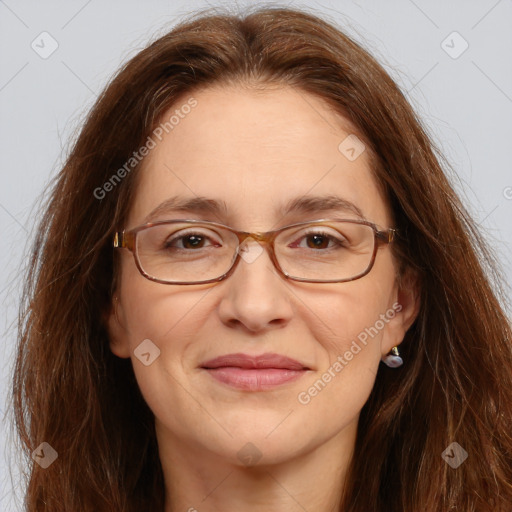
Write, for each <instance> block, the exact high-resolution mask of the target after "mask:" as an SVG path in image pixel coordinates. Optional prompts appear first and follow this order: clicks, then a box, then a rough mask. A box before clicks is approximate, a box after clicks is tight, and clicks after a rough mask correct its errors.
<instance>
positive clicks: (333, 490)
mask: <svg viewBox="0 0 512 512" xmlns="http://www.w3.org/2000/svg"><path fill="white" fill-rule="evenodd" d="M356 431H357V421H356V422H354V423H353V424H350V425H348V426H346V427H345V429H344V430H343V431H342V432H340V433H339V434H338V435H336V436H335V437H333V438H331V439H330V440H328V441H326V442H324V443H322V444H321V445H320V446H318V447H314V448H312V449H309V450H306V449H305V450H303V451H299V450H298V451H297V454H296V455H295V456H294V457H293V458H287V459H286V460H278V459H277V458H276V459H275V460H273V461H272V463H268V464H260V463H256V465H253V466H251V465H248V466H246V465H244V464H243V463H242V462H241V461H240V460H231V459H229V458H226V457H223V456H221V455H219V454H217V453H213V452H210V451H207V450H205V448H204V447H203V446H201V447H199V446H193V445H188V444H187V443H186V442H185V443H184V442H183V440H180V442H178V441H177V440H176V439H172V436H171V435H170V434H169V432H168V431H162V430H160V432H159V435H158V438H159V451H160V459H161V462H162V468H163V473H164V479H165V487H166V503H165V512H194V511H197V512H217V511H219V510H222V511H223V512H234V511H237V512H238V511H239V510H243V511H244V512H263V511H265V512H267V511H268V510H272V511H273V512H279V511H283V512H284V511H286V512H294V511H297V512H303V511H304V510H314V511H315V512H333V511H338V510H339V507H340V501H341V496H342V492H343V485H344V480H345V476H346V473H347V470H348V467H349V464H350V461H351V458H352V454H353V448H354V444H355V436H356ZM250 451H251V449H249V452H250ZM264 459H265V457H262V461H263V460H264ZM248 463H249V464H250V462H248Z"/></svg>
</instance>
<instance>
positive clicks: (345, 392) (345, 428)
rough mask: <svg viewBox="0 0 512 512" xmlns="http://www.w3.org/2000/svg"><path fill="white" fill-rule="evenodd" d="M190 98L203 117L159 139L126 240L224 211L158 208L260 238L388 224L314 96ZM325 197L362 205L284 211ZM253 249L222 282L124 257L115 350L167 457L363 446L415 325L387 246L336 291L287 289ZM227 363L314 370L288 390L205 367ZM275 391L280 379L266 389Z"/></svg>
mask: <svg viewBox="0 0 512 512" xmlns="http://www.w3.org/2000/svg"><path fill="white" fill-rule="evenodd" d="M194 98H195V100H196V101H197V105H196V106H195V107H194V108H192V109H190V113H188V114H186V115H182V116H180V119H179V122H178V123H176V124H175V125H174V126H173V129H172V130H170V131H169V133H167V134H166V133H165V131H164V132H163V135H164V136H163V137H162V140H161V141H158V140H157V139H155V140H156V141H157V144H156V147H154V148H153V149H151V150H150V153H149V155H148V156H147V157H146V158H145V160H144V167H143V169H142V171H141V175H140V176H139V178H140V179H139V182H138V188H137V193H136V196H135V200H134V203H133V206H132V209H131V212H130V215H129V218H128V219H127V222H126V225H125V226H124V227H125V228H126V229H131V228H134V227H136V226H139V225H141V224H144V223H145V222H146V217H147V216H148V214H149V213H150V212H152V211H153V210H155V208H157V206H159V205H161V203H163V202H164V201H166V200H168V199H169V198H171V197H175V196H179V197H180V198H184V199H194V198H198V197H200V198H208V199H210V200H214V201H217V202H218V203H220V204H221V205H222V204H225V210H222V209H221V210H220V211H219V212H218V213H216V214H214V213H211V212H210V213H209V212H207V211H199V210H197V211H173V210H167V211H162V210H161V211H160V212H159V213H158V214H157V215H156V217H153V218H152V220H171V219H184V218H185V219H199V220H209V221H214V222H219V223H222V224H226V225H228V226H231V227H233V228H236V229H238V230H243V231H249V232H261V231H269V230H272V229H277V228H279V227H282V226H285V225H288V224H292V223H296V222H302V221H309V220H318V219H322V218H329V217H343V218H348V219H358V218H359V217H358V214H357V213H356V210H359V211H360V212H361V213H362V215H363V216H364V218H365V219H367V220H369V221H372V222H374V223H375V224H377V225H378V226H379V227H381V228H389V227H392V221H391V218H390V213H389V210H388V208H387V205H386V202H385V200H384V199H383V197H382V196H381V194H380V193H379V190H378V188H377V186H376V183H375V181H374V178H373V177H372V174H371V172H370V167H369V155H368V151H364V150H363V151H362V152H361V149H362V148H361V147H360V146H354V143H353V139H352V138H349V139H347V141H345V142H344V143H343V144H342V145H341V149H340V148H339V146H340V143H342V141H344V140H345V138H346V137H347V136H349V135H351V134H353V133H354V131H353V129H352V128H351V127H350V125H349V124H348V122H347V121H346V120H344V119H343V118H341V117H339V116H338V115H336V114H334V113H332V111H331V110H330V109H329V108H328V107H327V106H326V105H324V104H323V103H322V102H321V101H320V100H319V99H317V98H315V97H313V96H310V95H308V94H306V93H303V92H300V93H299V92H297V91H296V90H294V89H292V88H280V89H268V90H265V91H260V92H254V91H250V90H248V89H245V88H235V87H231V88H220V87H218V88H210V89H205V90H203V91H200V92H198V93H197V94H195V95H194ZM187 99H188V98H185V100H183V102H182V103H180V104H179V105H178V104H177V105H175V106H174V107H173V109H172V111H173V112H174V110H176V109H179V108H180V106H181V105H182V104H185V103H186V100H187ZM187 110H188V109H187ZM173 112H169V114H168V115H166V116H164V117H165V119H166V120H167V119H168V118H169V117H170V116H171V115H172V113H173ZM351 141H352V142H351ZM350 148H354V151H352V150H351V149H350ZM360 152H361V153H360ZM358 153H360V154H359V156H358ZM354 157H355V158H354ZM324 196H337V197H339V198H341V199H343V200H344V201H345V202H346V203H347V204H348V203H351V204H352V205H354V206H355V207H356V208H352V207H346V208H341V207H337V208H333V209H328V210H322V209H320V208H314V209H312V210H304V211H301V210H298V211H291V212H288V213H286V212H283V211H282V209H283V208H284V207H285V206H286V205H287V204H289V203H290V202H291V201H294V200H296V199H301V198H305V197H308V198H312V197H315V198H321V197H324ZM251 247H252V249H251V251H254V252H249V253H247V254H251V255H252V256H251V257H248V258H246V259H243V258H242V259H241V260H240V262H239V264H238V266H237V267H236V269H235V271H234V273H233V274H232V275H231V276H230V277H229V278H227V279H226V280H223V281H220V282H217V283H210V284H200V285H197V284H195V285H185V286H183V285H166V284H160V283H156V282H153V281H150V280H148V279H146V278H144V277H143V276H142V275H141V274H140V273H139V271H138V270H137V268H136V265H135V262H134V258H133V255H132V254H131V253H130V252H129V251H127V250H122V251H121V256H122V257H121V273H120V281H119V286H118V289H117V294H116V295H117V297H118V301H116V305H115V308H113V309H114V310H115V312H113V313H112V314H111V316H110V319H109V329H110V335H111V350H112V351H113V352H114V353H115V354H116V355H118V356H119V357H125V358H127V357H130V358H131V359H132V364H133V368H134V372H135V375H136V378H137V381H138V384H139V386H140V389H141V392H142V394H143V396H144V398H145V400H146V402H147V404H148V405H149V407H150V408H151V410H152V411H153V413H154V415H155V421H156V428H157V435H158V440H159V444H160V446H165V445H167V446H179V447H180V449H184V448H185V449H187V450H189V451H195V452H196V453H200V454H203V455H204V454H207V453H210V454H212V455H216V456H221V457H225V458H226V459H228V460H230V461H232V462H234V463H236V464H240V465H242V464H246V463H247V460H248V459H247V458H246V456H247V455H248V456H249V457H252V459H254V462H257V460H256V459H259V458H260V457H261V461H260V463H264V462H266V463H276V462H280V461H285V460H289V459H292V458H293V457H295V456H298V455H301V454H305V453H306V452H310V451H311V450H314V449H316V448H318V447H320V446H322V445H325V444H326V443H328V442H329V441H332V440H333V439H343V438H345V439H347V438H350V439H352V440H353V439H354V436H355V431H356V426H357V420H358V416H359V412H360V410H361V408H362V407H363V405H364V403H365V402H366V400H367V398H368V396H369V393H370V391H371V389H372V386H373V384H374V380H375V376H376V373H377V369H378V366H379V363H380V359H381V357H382V356H383V355H384V354H386V353H387V352H389V350H390V349H391V348H392V347H393V346H395V345H398V344H399V343H400V342H401V341H402V338H403V335H404V333H405V331H406V329H407V328H408V326H409V325H410V323H411V321H412V318H411V308H412V306H409V304H408V299H407V297H408V296H407V295H406V294H404V293H402V292H401V291H400V290H398V289H397V285H396V282H395V277H396V272H395V265H396V263H395V262H394V260H393V258H392V254H391V250H390V246H387V245H383V246H381V248H380V249H379V250H378V254H377V258H376V261H375V265H374V267H373V269H372V270H371V272H370V273H369V274H368V275H366V276H365V277H363V278H361V279H358V280H355V281H352V282H345V283H328V284H314V283H302V282H296V281H292V280H288V279H286V278H284V277H282V276H281V275H279V274H278V273H277V272H276V271H275V269H274V267H273V264H272V262H271V260H270V257H269V253H268V252H266V251H265V250H264V251H263V252H261V253H259V251H258V246H257V245H251ZM262 247H263V246H262ZM398 304H400V305H398ZM144 340H150V342H148V341H144ZM143 341H144V343H145V345H141V343H142V342H143ZM139 346H141V347H142V349H141V348H139V350H137V347H139ZM141 350H143V351H144V353H145V354H148V353H149V355H145V356H144V357H142V358H141V359H144V358H145V363H144V362H142V361H141V359H139V357H138V356H137V355H136V354H139V356H140V353H139V352H140V351H141ZM158 350H159V351H160V352H159V353H158ZM229 354H245V355H246V356H247V359H249V360H250V358H251V357H256V356H261V355H264V354H274V355H276V354H277V355H279V356H285V357H288V358H291V359H293V360H294V361H297V362H299V363H300V366H301V367H303V368H306V369H304V370H296V372H295V373H290V371H289V370H288V373H287V374H286V375H288V376H290V375H293V378H292V379H291V380H286V379H285V378H284V377H286V375H285V374H284V372H286V370H282V369H281V370H277V369H274V370H273V372H274V373H273V375H274V377H272V376H270V377H268V376H269V375H271V374H272V370H269V369H268V368H267V369H263V370H254V369H253V370H247V369H245V370H241V369H240V368H239V367H236V364H238V363H236V362H235V363H232V362H231V363H232V364H231V363H229V362H228V363H226V362H224V364H225V365H226V366H230V365H231V366H232V367H231V368H228V369H226V368H225V369H224V370H221V371H219V370H217V371H214V370H211V369H206V368H205V367H204V366H205V364H204V363H205V362H207V361H211V360H212V359H215V358H218V357H220V356H225V355H229ZM269 361H271V358H270V359H269ZM272 364H273V363H269V366H271V365H272ZM275 366H279V365H278V364H275ZM285 366H286V365H285ZM234 367H236V368H234ZM258 371H260V372H262V373H261V374H260V375H261V378H258V376H257V375H258V374H257V373H256V372H258ZM265 372H266V373H265ZM275 375H277V376H278V377H277V378H276V377H275ZM223 376H224V377H223ZM279 376H284V377H283V378H282V379H281V377H279ZM267 378H269V379H272V378H276V380H275V381H273V382H274V383H273V384H271V385H267V386H265V385H263V384H261V382H262V381H265V379H267ZM219 379H220V380H219ZM223 379H224V380H223ZM226 379H227V382H226ZM258 383H260V384H258ZM247 443H250V444H247Z"/></svg>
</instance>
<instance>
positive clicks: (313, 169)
mask: <svg viewBox="0 0 512 512" xmlns="http://www.w3.org/2000/svg"><path fill="white" fill-rule="evenodd" d="M191 98H193V100H195V106H194V107H193V108H183V109H182V108H181V107H183V106H184V105H187V104H194V103H191V102H190V99H191ZM171 116H173V118H172V124H171V123H168V124H167V130H162V129H161V130H160V131H159V132H157V134H158V136H156V135H155V132H153V134H152V138H153V140H154V141H155V143H156V144H155V146H154V148H153V149H151V151H150V152H149V154H148V155H147V156H146V157H145V159H144V161H143V165H142V167H141V169H140V170H139V173H140V174H139V176H138V179H137V190H136V194H135V200H134V203H133V205H132V208H131V212H130V216H129V220H128V223H127V227H134V226H136V225H139V224H141V223H142V222H143V221H145V220H146V218H147V216H148V213H150V212H151V211H153V210H155V208H157V207H158V205H160V204H161V203H163V202H165V201H166V200H168V199H169V198H170V197H175V196H180V197H182V198H185V199H187V198H189V199H192V198H198V197H202V198H211V199H214V200H216V201H219V202H221V203H222V204H223V206H225V208H224V209H223V211H221V212H216V213H212V212H210V213H208V212H200V213H201V214H202V215H200V217H201V218H206V217H205V215H204V214H205V213H208V215H210V214H211V216H212V220H217V221H221V222H224V223H227V224H230V225H232V226H233V227H238V228H240V229H255V230H266V229H269V228H270V227H272V226H275V223H276V222H279V221H280V220H283V221H284V220H289V221H294V220H296V218H292V217H290V218H287V219H285V218H284V217H283V218H282V219H278V218H276V216H282V215H283V209H284V206H285V205H286V204H290V203H292V202H293V201H295V200H297V199H298V198H301V197H320V196H327V195H329V196H331V197H332V196H335V197H339V198H341V199H342V200H343V201H346V202H348V203H352V204H353V205H355V206H356V207H357V208H356V209H359V210H360V211H361V212H362V214H363V216H364V217H365V218H367V219H369V220H371V221H373V222H375V223H377V224H379V225H382V226H384V225H387V223H388V222H389V217H388V212H387V206H386V204H385V201H384V198H383V197H382V196H381V194H380V191H379V188H378V187H377V184H376V182H375V179H374V177H373V175H372V172H371V169H370V155H369V153H370V151H369V149H364V146H360V145H358V142H357V139H355V138H354V136H357V134H356V130H355V128H354V127H353V126H351V124H350V123H349V122H348V121H347V120H346V119H344V118H343V117H341V116H340V115H338V114H337V113H335V112H334V111H333V110H332V109H330V108H329V106H328V105H327V104H325V103H324V102H323V101H322V100H320V99H318V98H317V97H315V96H312V95H310V94H307V93H305V92H303V91H299V90H297V89H295V88H291V87H281V88H271V89H267V90H253V89H248V88H243V87H241V86H240V87H235V86H229V87H214V88H208V89H204V90H201V91H198V92H195V93H194V94H193V95H191V97H188V96H186V97H183V98H182V99H180V100H179V101H178V102H176V103H175V105H173V107H172V108H171V109H170V110H169V111H168V112H167V113H165V114H164V116H163V118H162V122H163V123H165V122H168V121H169V120H170V119H171ZM171 127H172V128H171ZM160 139H161V140H160ZM340 144H341V146H340ZM347 148H348V150H349V152H348V153H347ZM352 149H353V150H354V151H352ZM361 151H362V152H361ZM360 152H361V153H360ZM359 153H360V154H359ZM358 154H359V156H357V155H358ZM354 155H355V156H356V158H355V159H354V158H353V157H354ZM311 204H314V202H313V203H311ZM164 213H165V212H164ZM308 215H309V216H310V217H311V211H310V212H308ZM186 216H187V217H188V218H196V217H197V216H194V215H192V214H191V213H190V212H187V215H186ZM182 217H183V215H182ZM163 218H164V217H161V219H162V220H163Z"/></svg>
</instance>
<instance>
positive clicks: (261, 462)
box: [14, 8, 512, 512]
mask: <svg viewBox="0 0 512 512" xmlns="http://www.w3.org/2000/svg"><path fill="white" fill-rule="evenodd" d="M503 297H504V295H503V293H502V292H501V290H500V287H499V274H498V272H497V270H496V264H495V262H494V260H493V258H492V255H491V254H490V252H489V251H488V249H487V248H486V246H485V244H484V243H483V241H482V239H481V238H480V235H479V234H478V232H477V230H476V228H475V225H474V223H473V222H472V220H471V219H470V218H469V216H468V214H467V213H466V211H465V210H464V208H463V206H462V205H461V203H460V202H459V200H458V198H457V197H456V195H455V193H454V191H453V189H452V187H451V185H450V184H449V182H448V180H447V179H446V177H445V175H444V173H443V171H442V169H441V167H440V164H439V162H438V160H437V158H436V156H435V149H434V148H433V145H432V142H431V141H430V140H429V139H428V137H427V136H426V134H425V132H424V130H423V129H422V127H421V125H420V123H419V121H418V120H417V119H416V117H415V115H414V113H413V111H412V109H411V107H410V106H409V105H408V103H407V101H406V100H405V99H404V97H403V95H402V94H401V92H400V91H399V89H398V87H397V86H396V85H395V84H394V82H393V81H392V80H391V78H390V77H389V76H388V75H387V74H386V73H385V71H384V70H383V69H382V68H381V67H380V66H379V65H378V64H377V63H376V62H375V60H374V59H373V58H372V57H371V56H370V55H368V53H366V52H365V51H364V50H363V49H362V48H361V47H360V46H358V45H357V44H356V43H355V42H353V41H352V40H351V39H349V38H348V37H347V36H346V35H344V34H343V33H341V32H340V31H339V30H338V29H336V28H335V27H333V26H331V25H329V24H328V23H326V22H325V21H323V20H321V19H319V18H317V17H315V16H312V15H310V14H306V13H304V12H300V11H297V10H291V9H284V8H274V9H268V8H266V9H260V10H257V11H255V12H253V13H252V14H249V15H247V16H245V17H237V16H229V15H219V14H213V15H212V14H201V15H199V16H198V17H197V18H196V19H192V20H188V21H187V22H184V23H182V24H181V25H179V26H177V27H175V28H174V29H173V30H172V31H171V32H170V33H168V34H167V35H165V36H163V37H161V38H160V39H158V40H157V41H155V42H154V43H153V44H151V45H150V46H149V47H148V48H146V49H145V50H143V51H142V52H140V53H139V54H138V55H136V56H135V57H134V58H133V59H132V60H131V61H130V62H128V63H127V64H126V65H125V66H124V67H123V69H122V70H121V71H120V72H119V73H118V74H117V76H116V77H115V78H114V79H113V80H112V82H111V83H110V84H109V85H108V87H107V88H106V89H105V91H104V92H103V94H102V95H101V96H100V98H99V99H98V101H97V103H96V105H95V106H94V108H93V109H92V111H91V113H90V115H89V117H88V119H87V122H86V123H85V125H84V127H83V129H82V131H81V134H80V136H79V138H78V140H77V142H76V144H75V146H74V148H73V150H72V152H71V154H70V156H69V158H68V160H67V162H66V164H65V166H64V168H63V169H62V171H61V173H60V174H59V176H58V178H57V180H56V182H55V185H54V187H53V190H52V193H51V198H50V201H49V203H48V206H47V209H46V212H45V215H44V217H43V219H42V221H41V225H40V229H39V231H38V236H37V239H36V241H35V245H34V252H33V255H32V260H31V267H30V271H29V273H28V276H27V289H26V292H25V302H24V307H23V308H22V311H21V315H20V342H19V350H18V355H17V365H16V369H15V375H14V400H15V401H14V405H15V413H16V426H17V429H18V433H19V436H20V438H21V441H22V443H23V446H24V448H25V450H26V451H27V454H28V455H29V456H30V458H29V459H28V461H29V462H30V469H29V472H28V487H27V494H26V509H27V510H28V511H39V510H40V511H42V510H45V511H52V512H54V511H64V510H80V511H81V512H85V511H93V510H94V511H109V512H112V511H141V510H152V511H157V510H161V511H165V512H174V511H178V510H190V511H192V510H198V511H200V512H202V511H213V510H240V509H241V510H244V511H251V510H276V511H277V510H286V511H291V510H309V511H315V512H322V511H327V510H329V511H331V510H340V511H351V512H356V511H357V512H363V511H365V512H366V511H368V510H372V511H382V512H390V511H409V512H412V511H417V510H426V511H432V512H434V511H435V512H439V511H448V510H457V511H467V512H469V511H479V512H481V511H493V512H496V511H510V510H511V509H512V485H511V482H512V461H511V458H510V453H512V440H511V436H510V424H511V423H512V392H511V390H512V378H511V377H512V351H511V332H510V324H509V321H508V320H507V317H506V315H505V313H504V311H503V309H502V306H501V305H500V298H501V299H503Z"/></svg>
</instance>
